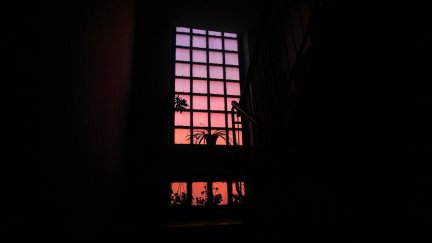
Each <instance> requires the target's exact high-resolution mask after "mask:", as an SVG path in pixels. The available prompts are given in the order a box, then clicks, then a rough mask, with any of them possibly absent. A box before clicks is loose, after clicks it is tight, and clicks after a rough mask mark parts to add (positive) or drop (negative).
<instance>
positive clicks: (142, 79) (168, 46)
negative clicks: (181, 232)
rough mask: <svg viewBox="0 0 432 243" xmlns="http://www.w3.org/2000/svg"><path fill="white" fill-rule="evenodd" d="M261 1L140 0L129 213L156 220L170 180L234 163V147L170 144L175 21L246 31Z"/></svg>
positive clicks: (128, 168)
mask: <svg viewBox="0 0 432 243" xmlns="http://www.w3.org/2000/svg"><path fill="white" fill-rule="evenodd" d="M260 6H261V3H260V1H250V2H247V3H246V1H235V2H231V1H205V2H203V1H182V2H173V3H171V4H166V3H165V2H155V3H153V4H152V8H148V3H146V2H140V1H137V2H136V10H135V12H136V27H135V30H136V36H135V37H136V38H135V40H136V41H135V42H136V44H135V50H134V64H133V80H132V86H131V96H130V110H129V116H128V121H127V124H128V125H127V138H126V147H127V152H126V156H127V162H126V174H127V180H126V183H127V184H126V186H125V197H124V200H123V202H124V203H125V207H124V208H125V209H126V211H125V212H124V214H123V215H124V217H125V219H127V220H135V219H136V220H137V221H138V222H140V223H145V224H147V223H153V222H155V221H157V220H159V219H160V218H161V215H160V214H161V213H163V212H160V211H158V213H155V210H157V209H158V208H159V207H161V206H162V207H163V206H164V205H165V204H166V201H164V199H165V198H166V195H164V194H163V193H166V190H165V189H166V188H165V189H164V186H166V182H167V181H169V180H170V179H173V178H182V177H183V178H185V177H189V178H190V176H194V177H195V178H199V177H200V176H201V178H203V179H204V178H208V177H206V176H217V174H218V172H221V173H220V174H223V173H226V170H227V168H230V166H231V161H230V160H229V159H232V158H233V157H232V151H230V152H223V151H222V150H215V151H207V150H205V149H199V148H198V149H190V148H186V147H182V146H178V147H173V146H172V145H171V142H172V141H170V139H169V138H170V125H172V124H170V122H171V118H172V115H173V111H172V106H171V104H172V102H173V97H172V93H171V92H172V91H173V87H172V83H171V78H172V71H173V66H172V65H173V62H172V61H171V60H172V59H173V58H174V57H173V56H172V44H173V41H174V39H173V33H172V31H173V30H174V27H175V26H185V27H193V28H202V29H209V30H217V31H227V32H235V33H239V34H244V33H245V32H246V31H247V30H248V28H250V26H252V25H253V24H254V23H255V20H256V16H258V15H259V12H260V11H259V7H260ZM203 158H205V159H203ZM201 180H202V179H201ZM164 183H165V184H164ZM137 192H143V193H137ZM161 200H162V201H161Z"/></svg>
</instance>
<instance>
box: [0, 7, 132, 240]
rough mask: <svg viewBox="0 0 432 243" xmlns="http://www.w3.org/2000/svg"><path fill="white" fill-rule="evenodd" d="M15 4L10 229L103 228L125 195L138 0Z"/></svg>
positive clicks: (47, 233)
mask: <svg viewBox="0 0 432 243" xmlns="http://www.w3.org/2000/svg"><path fill="white" fill-rule="evenodd" d="M8 11H9V12H10V13H11V15H10V17H11V18H10V20H9V22H10V25H9V27H8V30H10V31H8V35H7V36H8V49H9V50H8V55H9V54H10V56H8V57H10V60H8V62H9V63H10V64H12V65H11V68H12V69H11V70H12V72H11V76H10V77H9V80H10V82H9V83H10V84H12V85H13V86H12V89H10V90H9V91H10V95H11V96H12V98H11V100H13V102H11V103H10V105H8V108H9V109H8V111H10V112H11V113H10V114H8V115H7V119H8V121H10V123H9V126H8V127H7V130H9V132H10V134H9V133H8V135H10V136H7V138H8V139H10V142H9V144H10V145H12V146H11V149H10V150H9V152H11V157H9V158H11V159H12V160H11V162H10V165H11V167H12V168H11V169H10V170H8V174H9V175H10V176H9V177H7V178H8V180H7V184H6V186H5V187H6V188H7V193H6V195H5V198H7V205H8V206H9V207H7V208H8V210H7V211H8V212H7V221H8V225H9V227H10V230H11V231H12V230H16V229H20V230H24V231H35V233H36V235H37V236H41V237H42V236H43V237H48V236H53V235H56V234H59V235H61V232H64V231H70V232H79V231H81V230H89V231H95V232H97V231H98V230H100V229H101V228H103V227H104V224H109V222H110V221H111V220H112V219H113V217H114V208H115V206H116V203H117V201H118V198H117V197H118V195H117V194H118V187H119V183H120V181H121V177H120V174H121V168H122V161H123V160H122V151H123V137H124V130H125V124H124V120H125V113H126V105H127V96H128V92H129V84H130V78H131V72H130V71H131V63H132V48H133V28H134V12H133V3H132V1H115V0H113V1H66V2H61V3H59V2H52V3H51V2H45V3H31V4H29V5H19V4H13V5H11V6H10V9H8ZM63 236H66V234H65V235H63Z"/></svg>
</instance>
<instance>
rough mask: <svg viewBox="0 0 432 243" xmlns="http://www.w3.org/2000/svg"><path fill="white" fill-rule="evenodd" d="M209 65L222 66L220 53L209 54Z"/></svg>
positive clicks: (212, 52)
mask: <svg viewBox="0 0 432 243" xmlns="http://www.w3.org/2000/svg"><path fill="white" fill-rule="evenodd" d="M209 59H210V63H216V64H222V52H215V51H211V52H209Z"/></svg>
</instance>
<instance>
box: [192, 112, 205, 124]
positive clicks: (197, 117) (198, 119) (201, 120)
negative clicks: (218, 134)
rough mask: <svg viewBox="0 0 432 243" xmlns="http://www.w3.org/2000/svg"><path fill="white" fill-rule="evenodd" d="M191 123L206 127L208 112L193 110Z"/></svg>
mask: <svg viewBox="0 0 432 243" xmlns="http://www.w3.org/2000/svg"><path fill="white" fill-rule="evenodd" d="M193 125H194V126H196V127H207V126H208V113H207V112H194V113H193Z"/></svg>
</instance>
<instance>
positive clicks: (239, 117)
mask: <svg viewBox="0 0 432 243" xmlns="http://www.w3.org/2000/svg"><path fill="white" fill-rule="evenodd" d="M231 114H232V113H231V112H230V113H228V114H227V119H228V128H232V116H231ZM234 119H235V121H236V122H241V116H237V115H234ZM236 127H237V128H240V127H241V124H236Z"/></svg>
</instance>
